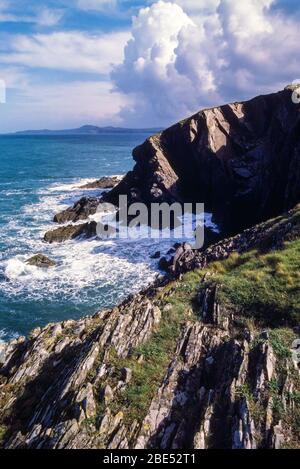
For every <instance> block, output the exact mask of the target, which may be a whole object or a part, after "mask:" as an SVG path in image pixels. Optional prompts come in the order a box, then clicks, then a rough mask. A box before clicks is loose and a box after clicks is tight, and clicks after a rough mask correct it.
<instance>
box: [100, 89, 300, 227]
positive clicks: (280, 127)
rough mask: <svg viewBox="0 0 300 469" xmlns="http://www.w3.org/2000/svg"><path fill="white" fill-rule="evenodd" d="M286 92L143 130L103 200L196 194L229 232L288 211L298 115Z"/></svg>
mask: <svg viewBox="0 0 300 469" xmlns="http://www.w3.org/2000/svg"><path fill="white" fill-rule="evenodd" d="M292 92H293V91H292V90H291V89H286V90H283V91H280V92H279V93H274V94H270V95H266V96H258V97H256V98H254V99H252V100H250V101H247V102H242V103H234V104H227V105H224V106H221V107H216V108H212V109H205V110H203V111H200V112H198V113H197V114H195V115H194V116H192V117H190V118H188V119H186V120H184V121H183V122H180V123H178V124H176V125H174V126H172V127H170V128H169V129H167V130H165V131H163V132H161V133H159V134H157V135H155V136H152V137H150V138H149V139H147V140H146V142H145V143H144V144H142V145H140V146H139V147H137V148H136V149H135V150H134V151H133V157H134V159H135V161H136V165H135V167H134V170H133V171H131V172H130V173H128V174H127V175H126V176H125V178H124V179H123V180H122V181H121V183H120V184H119V185H118V186H116V187H115V188H114V189H113V190H112V191H111V192H110V193H109V194H107V195H106V196H105V197H106V200H108V201H110V202H112V203H113V204H115V205H117V204H118V197H119V195H120V194H126V195H127V196H128V198H129V203H131V202H135V201H142V202H144V203H146V204H148V205H149V204H150V203H152V202H168V203H172V202H174V201H180V202H184V201H189V202H190V201H193V202H199V201H201V202H203V203H204V204H205V206H206V211H210V212H212V213H213V214H214V216H215V220H216V222H217V223H218V224H220V225H222V227H223V229H224V230H225V231H226V232H229V233H232V232H234V233H236V232H240V231H241V230H243V229H245V228H248V227H250V226H253V225H254V224H256V223H259V222H261V221H263V220H266V219H268V218H271V217H273V216H276V215H278V214H280V213H282V212H283V211H285V210H289V209H290V208H292V207H293V206H294V205H296V203H298V202H299V199H300V157H299V154H300V141H299V131H298V128H299V122H300V114H299V106H298V105H296V104H294V103H293V101H292V99H291V98H292ZM187 162H188V163H187Z"/></svg>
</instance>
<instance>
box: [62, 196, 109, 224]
mask: <svg viewBox="0 0 300 469" xmlns="http://www.w3.org/2000/svg"><path fill="white" fill-rule="evenodd" d="M99 203H100V199H98V198H97V197H82V198H81V199H80V200H78V202H76V203H75V204H74V205H73V206H72V207H69V208H67V209H66V210H63V211H62V212H60V213H57V214H56V215H55V217H54V221H55V222H56V223H68V222H76V221H79V220H85V219H86V218H88V217H89V216H90V215H94V214H95V213H96V211H97V208H98V206H99Z"/></svg>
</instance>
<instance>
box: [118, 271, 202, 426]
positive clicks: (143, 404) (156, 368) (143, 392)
mask: <svg viewBox="0 0 300 469" xmlns="http://www.w3.org/2000/svg"><path fill="white" fill-rule="evenodd" d="M188 277H189V281H187V280H188V279H186V281H185V282H182V283H181V282H173V283H171V284H170V285H168V287H167V288H165V289H164V292H163V298H162V297H158V298H157V304H158V306H159V307H160V308H161V311H162V318H161V321H160V324H159V325H158V326H157V328H156V329H155V330H154V332H153V334H152V336H151V338H150V339H149V340H148V341H147V342H146V343H145V344H143V345H142V346H140V347H138V348H137V349H136V350H135V351H134V352H133V354H132V356H131V357H130V358H127V359H125V360H120V359H119V358H118V357H117V356H116V354H115V352H114V351H113V350H111V354H110V360H109V361H110V363H111V364H113V365H114V366H115V372H114V380H115V383H116V382H117V381H118V380H119V378H120V374H121V369H122V368H123V367H127V368H130V369H131V370H132V379H131V381H130V383H129V384H128V385H127V386H126V389H125V390H124V391H120V392H118V393H117V395H115V397H114V400H113V402H112V403H111V404H110V407H111V409H112V410H113V412H114V413H115V414H116V413H118V412H120V411H122V412H123V415H124V422H125V423H126V424H127V425H128V426H130V425H131V424H132V423H133V421H135V420H136V421H138V422H139V423H141V422H142V421H143V420H144V418H145V416H146V413H147V411H148V410H149V406H150V403H151V400H152V398H153V397H154V395H155V392H156V391H157V389H158V387H159V385H160V383H161V381H162V379H163V376H164V374H165V372H166V370H167V367H168V365H169V363H170V362H171V360H172V358H173V356H174V352H175V347H176V342H177V339H178V338H179V336H180V333H181V331H182V326H183V324H185V323H186V321H187V320H188V319H189V320H196V316H195V314H194V311H193V298H194V296H195V293H196V289H197V287H198V285H199V279H200V277H201V276H200V275H199V273H198V274H197V273H191V274H189V275H188ZM166 305H168V308H167V310H166V311H164V307H165V306H166ZM140 357H143V360H142V361H140V360H139V358H140ZM115 383H110V384H115Z"/></svg>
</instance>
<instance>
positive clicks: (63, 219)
mask: <svg viewBox="0 0 300 469" xmlns="http://www.w3.org/2000/svg"><path fill="white" fill-rule="evenodd" d="M121 179H122V177H120V176H112V177H103V178H101V179H99V180H97V181H93V182H90V183H88V184H85V185H84V186H81V187H80V189H102V190H103V189H111V188H113V187H115V186H116V185H117V184H118V183H119V182H120V181H121ZM100 202H101V197H82V198H81V199H80V200H78V201H77V202H75V204H74V205H73V206H72V207H69V208H67V209H66V210H63V211H62V212H60V213H57V214H56V215H55V216H54V222H55V223H61V224H62V223H69V222H77V221H80V220H86V219H87V218H88V217H89V216H90V215H94V214H95V213H96V211H97V208H98V206H99V203H100Z"/></svg>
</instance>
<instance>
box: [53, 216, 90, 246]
mask: <svg viewBox="0 0 300 469" xmlns="http://www.w3.org/2000/svg"><path fill="white" fill-rule="evenodd" d="M96 227H97V223H96V222H95V221H91V222H88V223H81V224H77V225H66V226H61V227H59V228H56V229H55V230H50V231H47V233H45V236H44V241H46V242H47V243H62V242H63V241H67V240H68V239H75V238H79V237H81V236H83V237H85V238H92V237H94V236H96Z"/></svg>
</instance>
